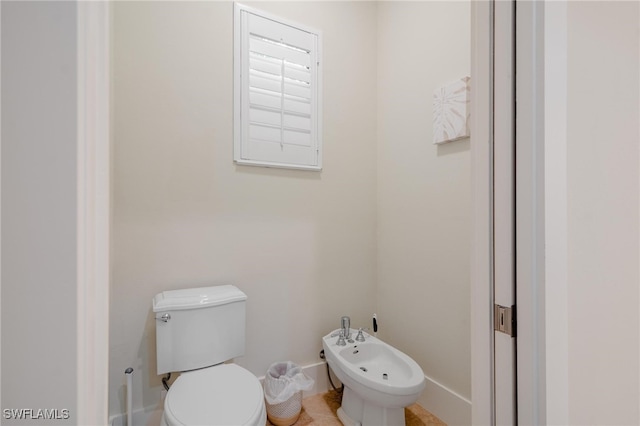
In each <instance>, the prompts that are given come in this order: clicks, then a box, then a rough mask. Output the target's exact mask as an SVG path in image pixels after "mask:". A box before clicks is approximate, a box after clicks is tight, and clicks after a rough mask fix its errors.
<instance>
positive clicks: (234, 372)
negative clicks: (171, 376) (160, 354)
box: [162, 364, 267, 426]
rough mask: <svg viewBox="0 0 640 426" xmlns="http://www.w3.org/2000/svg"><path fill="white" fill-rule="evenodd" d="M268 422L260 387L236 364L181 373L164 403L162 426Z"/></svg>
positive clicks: (247, 372)
mask: <svg viewBox="0 0 640 426" xmlns="http://www.w3.org/2000/svg"><path fill="white" fill-rule="evenodd" d="M266 421H267V414H266V411H265V406H264V400H263V393H262V387H261V386H260V381H259V380H258V378H257V377H256V376H254V375H253V374H251V373H250V372H249V371H247V370H245V369H244V368H242V367H240V366H238V365H236V364H221V365H217V366H214V367H208V368H203V369H201V370H195V371H189V372H185V373H182V374H181V375H180V377H178V379H176V381H175V382H174V383H173V385H171V388H170V389H169V392H168V393H167V396H166V398H165V401H164V415H163V418H162V425H163V426H178V425H180V426H182V425H243V426H244V425H247V426H258V425H259V426H264V424H265V423H266Z"/></svg>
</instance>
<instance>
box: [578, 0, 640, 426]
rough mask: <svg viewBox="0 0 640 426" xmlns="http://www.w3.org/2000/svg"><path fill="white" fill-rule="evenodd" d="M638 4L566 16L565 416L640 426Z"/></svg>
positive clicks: (583, 6)
mask: <svg viewBox="0 0 640 426" xmlns="http://www.w3.org/2000/svg"><path fill="white" fill-rule="evenodd" d="M639 17H640V16H639V5H638V3H637V2H569V3H568V9H567V21H568V22H567V34H568V38H567V74H568V78H567V164H566V171H567V174H566V175H567V224H568V226H567V253H568V262H567V276H568V285H567V291H568V298H567V300H568V307H567V316H568V383H569V386H568V406H569V411H568V415H569V422H570V424H575V425H578V424H579V425H589V424H591V425H598V424H618V425H623V424H634V425H637V424H639V423H640V413H639V412H638V410H639V406H640V405H639V400H640V395H639V381H638V380H639V376H638V375H639V372H640V371H639V362H640V353H639V350H638V345H639V328H638V327H639V324H638V320H639V318H638V306H639V302H640V300H639V292H638V288H639V285H638V282H639V278H640V277H639V273H638V272H639V255H640V251H639V236H640V235H639V231H640V228H639V223H638V222H639V220H640V218H639V213H640V212H639V209H638V202H639V197H638V195H639V191H640V186H639V177H640V175H639V167H638V156H639V151H638V146H639V145H638V140H639V138H640V133H639V130H640V119H639V117H640V109H639V103H640V97H639V94H640V92H639V90H640V87H639V85H638V83H639V77H640V74H639V73H640V68H639V66H638V64H639V59H640V56H639V55H640V45H639V42H640V40H639V29H640V26H639V22H640V21H639Z"/></svg>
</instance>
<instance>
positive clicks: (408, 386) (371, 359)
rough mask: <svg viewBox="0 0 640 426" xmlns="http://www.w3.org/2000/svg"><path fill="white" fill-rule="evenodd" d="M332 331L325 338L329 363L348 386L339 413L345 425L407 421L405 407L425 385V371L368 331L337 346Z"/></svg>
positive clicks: (414, 399) (323, 341) (393, 423)
mask: <svg viewBox="0 0 640 426" xmlns="http://www.w3.org/2000/svg"><path fill="white" fill-rule="evenodd" d="M331 335H332V333H329V334H327V335H326V336H325V337H323V338H322V346H323V349H324V353H325V357H326V359H327V362H328V363H329V366H330V367H331V368H332V369H333V371H334V373H335V374H336V376H338V378H339V379H340V381H341V382H342V383H343V384H344V386H345V391H344V395H343V400H342V407H341V408H340V409H339V410H338V417H339V418H340V420H341V421H342V423H343V424H345V425H353V424H357V423H361V424H362V425H363V426H366V425H368V424H376V425H384V424H388V425H400V424H404V407H406V406H408V405H410V404H413V403H414V402H416V400H417V399H418V397H419V396H420V393H422V390H423V389H424V387H425V378H424V373H423V371H422V369H421V368H420V366H419V365H418V364H417V363H416V362H415V361H414V360H413V359H411V357H409V356H408V355H406V354H405V353H403V352H401V351H400V350H398V349H396V348H394V347H393V346H391V345H389V344H387V343H385V342H383V341H382V340H380V339H378V338H376V337H373V336H371V335H369V334H366V333H365V341H364V342H357V341H353V340H351V341H348V343H347V345H346V346H338V345H337V341H336V338H335V337H332V336H331Z"/></svg>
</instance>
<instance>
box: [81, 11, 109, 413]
mask: <svg viewBox="0 0 640 426" xmlns="http://www.w3.org/2000/svg"><path fill="white" fill-rule="evenodd" d="M77 8H78V9H77V12H78V15H77V49H78V51H77V58H78V62H77V81H78V86H77V87H78V105H77V108H78V109H77V111H78V113H77V114H78V116H77V118H78V140H77V143H78V145H77V155H78V157H77V178H78V187H77V196H78V199H77V202H78V204H77V206H78V207H77V214H78V218H77V239H78V240H77V256H78V258H77V268H78V269H77V290H78V292H77V354H78V363H77V410H78V412H77V417H76V420H77V422H78V424H92V425H99V424H106V423H107V421H108V389H109V386H108V383H109V380H108V377H109V371H108V365H109V220H110V211H109V201H110V200H109V199H110V186H109V179H110V177H109V168H110V166H109V158H110V155H109V154H110V143H109V70H110V67H109V55H110V52H109V8H110V4H109V3H108V2H106V1H100V2H78V4H77Z"/></svg>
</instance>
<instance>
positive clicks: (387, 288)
mask: <svg viewBox="0 0 640 426" xmlns="http://www.w3.org/2000/svg"><path fill="white" fill-rule="evenodd" d="M469 32H470V4H469V3H468V2H381V3H380V4H379V15H378V174H377V179H378V264H377V268H378V269H377V270H378V289H377V294H378V308H377V309H378V315H379V319H380V333H381V336H382V337H383V338H384V339H386V340H387V341H389V342H390V343H392V344H393V345H395V346H397V347H399V348H401V349H402V350H403V351H405V352H406V353H407V354H409V355H410V356H411V357H413V358H414V359H415V360H416V361H417V362H418V364H420V365H421V366H422V368H423V370H424V372H425V374H426V375H427V376H428V377H429V378H430V379H432V380H433V381H434V382H433V381H429V386H428V388H427V390H426V392H425V393H424V394H423V397H422V399H421V400H420V402H421V403H422V404H423V405H424V406H425V407H426V408H428V409H431V410H433V412H435V413H436V414H439V415H441V416H442V417H447V418H444V420H445V421H448V422H451V423H467V424H469V422H470V419H471V417H470V415H471V412H470V404H468V403H464V400H465V399H466V400H469V399H470V394H471V383H470V366H471V364H470V322H469V321H470V319H469V317H470V287H469V282H470V279H469V274H470V264H469V262H470V260H469V247H470V237H471V218H470V211H471V205H470V203H471V199H470V197H471V182H470V150H469V139H465V140H460V141H457V142H452V143H448V144H445V145H440V146H436V145H433V144H432V95H433V92H434V90H435V89H436V88H437V87H439V86H440V85H443V84H446V83H450V82H452V81H454V80H455V79H458V78H461V77H464V76H468V75H469V72H470V34H469ZM439 384H440V385H442V386H443V387H442V386H439ZM449 391H452V392H453V393H451V392H449ZM442 392H444V393H445V395H444V396H445V397H446V395H447V394H448V395H449V396H451V397H453V399H454V400H457V401H458V402H460V403H462V404H461V405H460V404H457V405H455V408H452V406H448V407H444V406H443V405H445V404H448V403H447V402H446V401H442V400H438V401H437V402H436V401H435V397H436V396H440V395H441V394H442ZM455 394H457V395H455ZM460 397H461V398H460ZM449 399H450V398H449ZM449 399H447V400H449ZM450 408H452V409H450Z"/></svg>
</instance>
